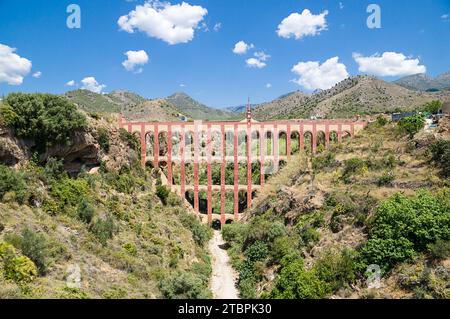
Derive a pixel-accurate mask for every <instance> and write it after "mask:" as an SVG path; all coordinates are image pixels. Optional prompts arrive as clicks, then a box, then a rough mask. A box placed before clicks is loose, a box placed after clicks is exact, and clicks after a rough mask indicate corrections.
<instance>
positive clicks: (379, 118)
mask: <svg viewBox="0 0 450 319" xmlns="http://www.w3.org/2000/svg"><path fill="white" fill-rule="evenodd" d="M387 123H388V120H387V119H386V118H385V117H384V116H382V115H378V116H377V125H378V126H380V127H382V126H385V125H386V124H387Z"/></svg>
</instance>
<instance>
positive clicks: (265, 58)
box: [255, 51, 270, 61]
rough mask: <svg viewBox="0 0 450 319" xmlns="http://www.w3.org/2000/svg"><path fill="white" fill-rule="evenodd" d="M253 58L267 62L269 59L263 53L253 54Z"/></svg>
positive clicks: (268, 56)
mask: <svg viewBox="0 0 450 319" xmlns="http://www.w3.org/2000/svg"><path fill="white" fill-rule="evenodd" d="M255 57H256V58H257V59H258V60H260V61H267V60H268V59H269V58H270V55H268V54H266V53H265V52H263V51H259V52H255Z"/></svg>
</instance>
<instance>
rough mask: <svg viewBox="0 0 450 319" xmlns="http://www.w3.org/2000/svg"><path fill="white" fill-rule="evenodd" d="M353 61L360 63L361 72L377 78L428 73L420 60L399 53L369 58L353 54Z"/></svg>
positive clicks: (387, 53)
mask: <svg viewBox="0 0 450 319" xmlns="http://www.w3.org/2000/svg"><path fill="white" fill-rule="evenodd" d="M353 59H354V60H355V61H356V63H358V65H359V71H360V72H363V73H368V74H372V75H377V76H406V75H412V74H418V73H426V71H427V69H426V67H425V66H424V65H420V61H419V59H412V58H408V57H406V56H405V55H404V54H403V53H397V52H384V53H383V54H382V55H379V54H375V55H372V56H369V57H364V56H362V55H361V54H359V53H353Z"/></svg>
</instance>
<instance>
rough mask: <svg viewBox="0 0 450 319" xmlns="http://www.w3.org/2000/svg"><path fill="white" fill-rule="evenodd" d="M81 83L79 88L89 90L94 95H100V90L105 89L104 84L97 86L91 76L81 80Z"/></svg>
mask: <svg viewBox="0 0 450 319" xmlns="http://www.w3.org/2000/svg"><path fill="white" fill-rule="evenodd" d="M81 83H82V84H83V85H82V86H81V88H82V89H83V90H89V91H92V92H94V93H102V90H103V89H104V88H105V87H106V85H104V84H99V83H98V82H97V80H96V79H95V78H94V77H92V76H89V77H85V78H84V79H83V80H81Z"/></svg>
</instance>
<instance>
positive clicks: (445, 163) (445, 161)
mask: <svg viewBox="0 0 450 319" xmlns="http://www.w3.org/2000/svg"><path fill="white" fill-rule="evenodd" d="M431 154H432V161H433V163H434V164H435V165H436V166H437V167H439V168H440V169H441V171H442V175H444V176H445V177H450V141H446V140H442V139H439V140H437V141H436V142H434V143H433V144H432V145H431Z"/></svg>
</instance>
